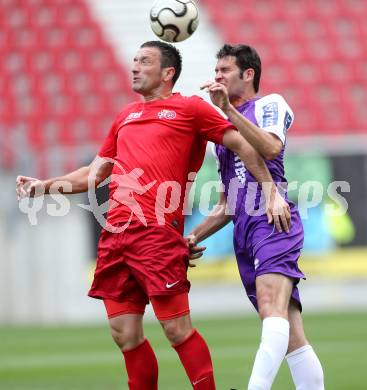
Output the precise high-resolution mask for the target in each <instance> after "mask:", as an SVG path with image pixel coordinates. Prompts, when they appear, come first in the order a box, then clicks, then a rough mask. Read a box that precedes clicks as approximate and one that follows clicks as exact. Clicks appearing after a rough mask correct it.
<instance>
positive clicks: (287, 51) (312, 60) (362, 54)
mask: <svg viewBox="0 0 367 390" xmlns="http://www.w3.org/2000/svg"><path fill="white" fill-rule="evenodd" d="M202 2H203V4H204V5H205V6H206V8H207V9H208V12H209V15H210V19H211V20H212V21H213V23H214V24H215V25H216V26H217V29H218V30H219V32H220V33H221V35H222V37H223V40H224V41H228V42H231V43H234V42H236V43H238V42H243V43H247V44H250V45H252V46H254V47H255V48H256V49H257V50H258V52H259V54H260V56H261V58H262V62H263V68H264V69H263V76H262V82H261V86H262V87H261V88H262V90H261V92H262V94H267V93H271V92H277V93H280V94H283V95H284V96H285V97H286V98H287V100H288V101H289V104H290V105H291V107H292V108H293V110H294V112H295V113H296V118H297V119H296V124H295V130H294V131H292V134H296V135H297V134H299V135H303V134H320V132H321V133H322V134H334V133H337V134H340V133H350V132H351V131H352V132H354V133H361V132H364V133H365V132H366V131H367V130H366V129H367V126H366V122H367V120H366V115H365V114H364V113H365V112H366V110H364V105H365V101H366V100H365V98H366V92H365V91H364V89H365V88H363V85H366V82H367V65H366V64H367V24H366V23H365V21H366V19H367V7H366V4H365V2H364V1H346V0H314V1H307V0H302V1H294V0H274V1H271V2H270V1H265V0H262V1H259V0H249V1H247V2H245V3H244V2H240V1H227V2H223V1H220V0H202ZM340 84H345V85H346V86H347V87H346V88H348V86H350V91H349V90H344V91H342V90H341V88H340ZM350 95H352V96H351V97H350V98H349V99H346V98H345V96H350Z"/></svg>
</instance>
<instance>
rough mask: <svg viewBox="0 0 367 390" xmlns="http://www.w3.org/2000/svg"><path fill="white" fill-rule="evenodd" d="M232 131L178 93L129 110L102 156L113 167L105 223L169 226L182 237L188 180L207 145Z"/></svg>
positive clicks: (195, 101)
mask: <svg viewBox="0 0 367 390" xmlns="http://www.w3.org/2000/svg"><path fill="white" fill-rule="evenodd" d="M229 129H234V127H233V125H232V124H230V123H229V122H228V121H226V120H225V119H224V118H223V117H222V116H221V115H220V114H219V113H218V112H217V111H216V110H215V109H214V108H213V107H212V106H211V105H210V104H208V103H207V102H205V101H204V100H203V99H201V98H200V97H198V96H192V97H184V96H182V95H181V94H179V93H174V94H173V95H171V96H170V97H169V98H168V99H165V100H154V101H151V102H134V103H131V104H129V105H128V106H127V107H126V108H125V109H124V110H123V111H122V112H121V113H120V114H119V115H118V117H117V118H116V120H115V122H114V123H113V125H112V127H111V129H110V131H109V133H108V135H107V137H106V139H105V141H104V144H103V146H102V148H101V149H100V151H99V153H98V155H99V156H101V157H109V158H112V159H114V161H115V164H114V168H113V171H112V177H111V183H110V195H109V196H110V206H109V211H108V217H107V221H108V222H109V223H110V224H112V225H114V226H116V224H117V223H119V224H120V223H126V222H128V221H130V220H140V221H141V222H142V223H144V224H148V223H149V221H152V222H154V223H157V222H158V223H160V224H163V223H170V224H172V225H173V226H174V227H175V228H177V229H178V230H179V231H180V232H183V224H184V216H183V203H184V196H185V192H186V185H187V182H188V174H189V173H190V172H195V173H196V172H197V171H198V170H199V169H200V167H201V165H202V163H203V160H204V156H205V149H206V143H207V141H212V142H215V143H217V144H222V140H223V135H224V133H225V132H226V131H227V130H229ZM162 216H163V217H164V220H163V223H162V218H161V217H162Z"/></svg>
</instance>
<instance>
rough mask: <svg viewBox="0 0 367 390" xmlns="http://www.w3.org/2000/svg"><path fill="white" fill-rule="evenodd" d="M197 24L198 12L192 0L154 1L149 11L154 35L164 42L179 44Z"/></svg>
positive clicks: (189, 34)
mask: <svg viewBox="0 0 367 390" xmlns="http://www.w3.org/2000/svg"><path fill="white" fill-rule="evenodd" d="M198 24H199V11H198V9H197V6H196V4H195V3H194V1H193V0H156V1H155V2H154V3H153V5H152V8H151V10H150V25H151V27H152V30H153V32H154V34H156V35H157V37H158V38H160V39H162V40H163V41H166V42H181V41H184V40H185V39H187V38H188V37H190V36H191V35H192V34H193V33H194V31H195V30H196V28H197V26H198Z"/></svg>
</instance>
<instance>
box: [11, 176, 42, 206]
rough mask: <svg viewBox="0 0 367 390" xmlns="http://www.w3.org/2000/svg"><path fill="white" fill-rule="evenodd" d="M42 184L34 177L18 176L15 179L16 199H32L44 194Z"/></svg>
mask: <svg viewBox="0 0 367 390" xmlns="http://www.w3.org/2000/svg"><path fill="white" fill-rule="evenodd" d="M44 187H45V186H44V184H43V182H42V181H41V180H39V179H36V178H34V177H28V176H18V177H17V179H16V193H17V199H18V200H21V199H23V198H32V197H34V196H40V195H43V194H44Z"/></svg>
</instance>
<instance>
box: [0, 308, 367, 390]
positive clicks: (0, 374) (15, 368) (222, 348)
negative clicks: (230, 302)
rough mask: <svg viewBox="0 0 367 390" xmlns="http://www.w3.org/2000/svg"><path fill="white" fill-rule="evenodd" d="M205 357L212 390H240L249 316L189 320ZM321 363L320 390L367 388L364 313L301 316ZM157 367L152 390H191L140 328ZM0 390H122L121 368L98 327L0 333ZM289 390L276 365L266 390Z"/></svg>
mask: <svg viewBox="0 0 367 390" xmlns="http://www.w3.org/2000/svg"><path fill="white" fill-rule="evenodd" d="M194 325H195V326H196V327H197V328H198V329H199V330H200V331H201V333H202V334H203V335H204V336H205V338H206V340H207V341H208V343H209V346H210V348H211V351H212V355H213V360H214V366H215V372H216V379H217V388H218V390H229V389H231V388H234V389H238V390H244V389H246V384H247V380H248V378H249V375H250V370H251V364H252V361H253V358H254V354H255V352H256V348H257V345H258V341H259V333H260V327H259V325H260V323H259V320H258V319H257V318H256V317H253V316H252V317H227V318H216V319H207V320H198V321H195V323H194ZM305 325H306V329H307V334H308V337H309V339H310V340H311V342H312V344H313V345H314V348H315V349H316V351H317V353H318V354H319V356H320V359H321V360H322V363H323V366H324V371H325V378H326V389H328V390H362V389H366V388H367V369H366V358H365V356H366V350H367V314H362V313H360V314H358V313H340V314H323V315H307V316H305ZM145 329H146V331H145V333H146V336H147V337H148V338H149V339H150V341H151V343H152V345H153V347H154V349H155V351H156V354H157V357H158V361H159V368H160V377H159V389H161V390H184V389H191V386H190V385H189V383H188V381H187V379H186V376H185V374H184V371H183V368H182V367H181V366H180V364H179V360H178V358H177V356H176V353H175V352H174V351H173V350H172V349H171V348H170V346H169V345H168V342H167V341H166V340H165V338H164V336H163V333H162V331H161V328H160V326H159V325H158V324H156V323H147V324H146V328H145ZM0 389H1V390H31V389H32V390H117V389H127V385H126V375H125V372H124V369H123V362H122V358H121V355H120V353H119V351H118V350H117V347H115V346H114V344H113V342H112V339H111V338H110V335H109V331H108V328H107V324H106V326H105V327H62V328H59V327H43V328H41V327H17V328H10V327H3V328H0ZM287 389H294V387H293V386H292V382H291V378H290V374H289V372H288V367H287V365H286V364H283V365H282V367H281V370H280V373H279V375H278V377H277V379H276V382H275V384H274V386H273V390H287Z"/></svg>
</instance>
